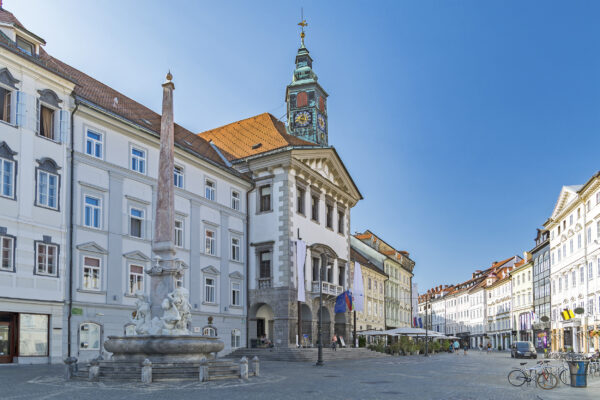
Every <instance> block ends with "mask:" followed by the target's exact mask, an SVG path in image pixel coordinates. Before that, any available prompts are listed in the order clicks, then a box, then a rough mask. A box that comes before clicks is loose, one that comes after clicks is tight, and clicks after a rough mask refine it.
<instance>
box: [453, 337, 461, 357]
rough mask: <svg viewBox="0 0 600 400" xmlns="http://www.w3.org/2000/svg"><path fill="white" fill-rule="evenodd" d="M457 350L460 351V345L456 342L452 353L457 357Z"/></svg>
mask: <svg viewBox="0 0 600 400" xmlns="http://www.w3.org/2000/svg"><path fill="white" fill-rule="evenodd" d="M458 349H460V343H458V340H455V341H454V352H455V353H456V354H457V355H458Z"/></svg>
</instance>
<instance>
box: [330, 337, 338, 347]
mask: <svg viewBox="0 0 600 400" xmlns="http://www.w3.org/2000/svg"><path fill="white" fill-rule="evenodd" d="M337 340H338V339H337V335H336V334H335V333H334V334H333V337H332V338H331V348H332V349H333V351H337Z"/></svg>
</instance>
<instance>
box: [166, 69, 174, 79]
mask: <svg viewBox="0 0 600 400" xmlns="http://www.w3.org/2000/svg"><path fill="white" fill-rule="evenodd" d="M172 80H173V75H172V74H171V70H169V72H167V82H171V81H172Z"/></svg>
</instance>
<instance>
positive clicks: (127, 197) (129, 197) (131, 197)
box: [125, 194, 152, 206]
mask: <svg viewBox="0 0 600 400" xmlns="http://www.w3.org/2000/svg"><path fill="white" fill-rule="evenodd" d="M125 198H126V199H127V200H131V201H134V202H136V203H140V204H145V205H147V206H149V205H150V204H152V202H150V201H148V200H144V199H140V198H139V197H135V196H131V195H128V194H126V195H125Z"/></svg>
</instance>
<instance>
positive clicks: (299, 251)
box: [296, 240, 306, 302]
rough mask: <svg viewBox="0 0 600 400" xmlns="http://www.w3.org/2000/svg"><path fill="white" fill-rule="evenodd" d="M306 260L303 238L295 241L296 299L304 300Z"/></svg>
mask: <svg viewBox="0 0 600 400" xmlns="http://www.w3.org/2000/svg"><path fill="white" fill-rule="evenodd" d="M305 261H306V242H304V241H303V240H297V241H296V269H297V272H298V273H297V276H298V301H302V302H305V301H306V293H305V289H304V262H305Z"/></svg>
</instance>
